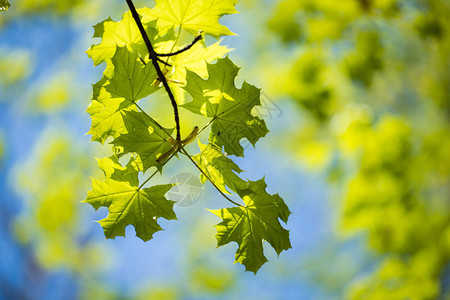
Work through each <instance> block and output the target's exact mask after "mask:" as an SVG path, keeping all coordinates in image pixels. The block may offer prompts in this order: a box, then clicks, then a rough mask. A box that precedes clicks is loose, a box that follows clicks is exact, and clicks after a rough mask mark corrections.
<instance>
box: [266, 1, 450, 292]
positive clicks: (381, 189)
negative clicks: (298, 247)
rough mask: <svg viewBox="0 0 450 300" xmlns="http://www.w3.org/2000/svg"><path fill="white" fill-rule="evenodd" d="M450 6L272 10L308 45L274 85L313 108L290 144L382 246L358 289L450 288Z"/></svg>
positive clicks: (274, 20) (353, 4) (283, 34)
mask: <svg viewBox="0 0 450 300" xmlns="http://www.w3.org/2000/svg"><path fill="white" fill-rule="evenodd" d="M449 15H450V2H448V1H438V0H422V1H419V0H417V1H395V0H392V1H362V0H361V1H356V0H348V1H326V0H320V1H308V0H302V1H294V0H292V1H291V0H284V1H280V2H279V3H278V4H277V5H276V9H275V12H274V14H273V16H271V18H270V20H269V21H268V27H269V28H270V29H271V30H272V32H273V33H274V34H275V35H276V36H278V39H279V41H280V42H281V43H283V44H285V47H287V48H289V49H290V51H292V48H296V49H298V50H297V52H298V53H299V54H298V55H297V57H294V58H292V59H291V61H290V62H289V61H287V62H285V64H286V65H289V64H290V65H291V67H290V68H289V67H288V68H287V70H286V71H285V72H286V74H285V75H280V76H282V77H284V78H287V79H286V80H285V81H284V82H283V83H281V84H279V85H278V86H276V87H278V88H281V89H282V90H283V91H284V93H285V94H286V95H287V96H289V97H290V98H291V99H292V100H293V101H295V102H296V103H298V104H299V107H300V108H301V111H302V115H303V116H304V118H305V121H304V122H303V124H302V126H299V128H298V131H297V132H295V131H289V133H290V134H291V135H293V136H294V138H290V139H289V142H290V145H286V146H287V149H290V150H292V151H294V152H296V153H297V154H296V156H297V157H299V158H300V159H301V160H302V161H303V162H304V163H305V164H306V165H308V166H310V167H312V168H321V169H322V170H324V171H325V172H327V173H328V174H329V178H330V180H331V182H333V183H334V184H335V186H336V193H339V194H340V195H342V197H336V198H342V199H339V202H341V204H342V214H341V217H340V220H341V224H342V227H341V228H342V231H343V232H344V233H347V232H353V231H363V232H366V234H367V238H368V242H369V244H370V246H371V248H372V249H373V250H374V251H375V252H376V253H378V254H379V255H380V257H381V258H380V259H381V263H380V265H379V267H377V268H376V269H375V270H374V271H373V272H372V273H371V274H370V275H368V276H367V277H366V278H364V279H361V280H355V281H354V283H353V284H352V285H351V286H350V287H349V289H348V297H349V298H351V299H435V298H438V297H444V298H445V297H450V295H448V294H446V295H443V294H442V293H443V292H442V289H443V286H442V284H443V283H442V282H441V280H442V276H443V272H444V270H445V268H446V267H448V266H449V259H450V248H449V245H450V203H449V201H448V200H449V199H450V151H449V149H450V127H449V125H450V115H449V109H450V90H449V89H450V57H449V53H450V51H449V50H450V48H449V47H450V19H449V18H448V16H449ZM294 56H295V55H294ZM276 87H275V88H276Z"/></svg>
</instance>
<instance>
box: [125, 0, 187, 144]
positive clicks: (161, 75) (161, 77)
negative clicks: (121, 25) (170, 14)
mask: <svg viewBox="0 0 450 300" xmlns="http://www.w3.org/2000/svg"><path fill="white" fill-rule="evenodd" d="M126 2H127V4H128V7H129V8H130V11H131V15H132V16H133V19H134V21H135V22H136V25H137V26H138V28H139V31H140V32H141V35H142V38H143V39H144V42H145V45H146V46H147V49H148V53H149V56H150V59H151V61H152V64H153V66H154V67H155V70H156V74H157V75H158V77H159V80H161V82H162V83H163V85H164V89H165V90H166V92H167V95H168V96H169V98H170V102H171V104H172V107H173V112H174V115H175V124H176V129H177V140H178V141H180V140H181V133H180V117H179V115H178V105H177V102H176V101H175V97H174V96H173V94H172V91H171V90H170V87H169V84H168V83H167V79H166V77H165V76H164V73H163V72H162V70H161V67H160V66H159V64H158V56H157V55H156V52H155V50H154V49H153V46H152V43H151V42H150V39H149V38H148V35H147V32H145V29H144V25H142V22H141V19H140V17H139V14H138V12H137V11H136V8H135V7H134V4H133V1H132V0H126Z"/></svg>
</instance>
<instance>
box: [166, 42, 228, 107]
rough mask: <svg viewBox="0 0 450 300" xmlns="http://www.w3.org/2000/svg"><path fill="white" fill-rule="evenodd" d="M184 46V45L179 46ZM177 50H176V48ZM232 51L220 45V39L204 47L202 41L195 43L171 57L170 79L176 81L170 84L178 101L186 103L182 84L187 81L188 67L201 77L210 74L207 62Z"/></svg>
mask: <svg viewBox="0 0 450 300" xmlns="http://www.w3.org/2000/svg"><path fill="white" fill-rule="evenodd" d="M179 48H182V47H179ZM175 51H176V50H175ZM229 51H230V49H228V48H227V47H225V46H222V45H220V41H218V42H216V43H214V44H212V45H211V46H208V47H204V45H202V44H201V43H197V44H195V45H194V46H193V47H192V48H191V49H189V51H185V52H182V53H180V54H178V55H175V56H172V57H170V61H169V62H170V64H171V65H172V66H173V68H172V71H171V72H169V75H168V76H167V78H168V79H170V80H171V81H174V82H176V83H171V82H169V86H170V88H171V90H172V92H173V94H174V95H175V98H176V99H177V102H178V103H184V102H185V100H184V99H185V97H184V93H185V92H184V90H183V88H182V85H184V84H185V83H186V69H189V70H191V71H193V72H195V73H197V74H198V75H200V76H201V77H206V76H208V70H207V64H206V63H207V62H212V61H214V60H216V59H218V58H221V57H223V56H224V55H225V54H227V53H228V52H229Z"/></svg>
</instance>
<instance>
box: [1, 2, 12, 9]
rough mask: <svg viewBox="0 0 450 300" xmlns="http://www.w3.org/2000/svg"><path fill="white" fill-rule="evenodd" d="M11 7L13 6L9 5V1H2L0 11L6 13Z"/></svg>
mask: <svg viewBox="0 0 450 300" xmlns="http://www.w3.org/2000/svg"><path fill="white" fill-rule="evenodd" d="M10 6H11V4H9V2H8V0H0V11H6V10H8V9H9V7H10Z"/></svg>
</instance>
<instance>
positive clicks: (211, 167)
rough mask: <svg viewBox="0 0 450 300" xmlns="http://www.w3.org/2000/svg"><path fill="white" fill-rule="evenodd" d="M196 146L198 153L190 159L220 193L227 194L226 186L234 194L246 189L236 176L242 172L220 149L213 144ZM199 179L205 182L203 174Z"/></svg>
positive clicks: (245, 184)
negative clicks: (198, 149) (198, 148)
mask: <svg viewBox="0 0 450 300" xmlns="http://www.w3.org/2000/svg"><path fill="white" fill-rule="evenodd" d="M198 146H199V147H200V153H199V154H197V155H195V156H193V157H192V158H193V159H194V160H195V162H196V163H197V164H198V165H199V166H200V168H201V169H202V170H203V171H204V172H205V173H206V174H207V175H208V177H209V178H210V179H212V180H213V181H214V183H215V184H216V186H217V187H218V188H219V189H220V190H221V191H222V192H224V193H228V191H227V189H226V188H225V187H226V186H228V187H229V188H230V189H231V190H232V191H234V192H236V191H237V190H238V189H245V188H246V187H247V185H248V184H247V182H246V181H245V180H243V179H241V178H239V176H238V175H237V174H236V173H240V172H242V170H241V169H240V168H239V167H238V166H237V165H236V164H235V163H234V162H233V161H232V160H231V159H229V158H228V157H226V156H225V155H224V154H223V153H222V150H221V149H220V148H218V147H217V146H215V145H213V144H208V145H203V144H202V143H200V141H199V143H198ZM200 178H201V180H202V182H203V183H204V182H206V180H207V178H206V177H205V176H204V175H203V174H200Z"/></svg>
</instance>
